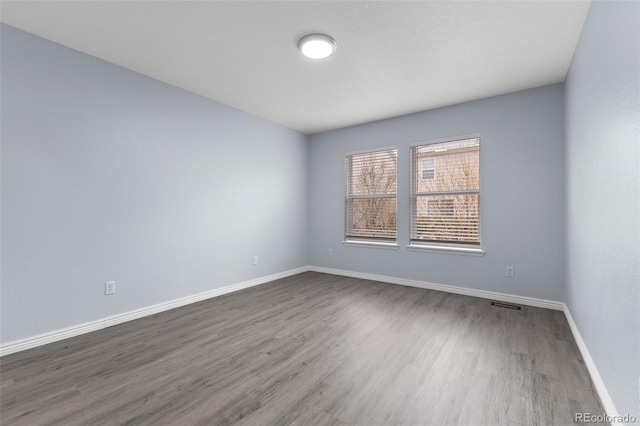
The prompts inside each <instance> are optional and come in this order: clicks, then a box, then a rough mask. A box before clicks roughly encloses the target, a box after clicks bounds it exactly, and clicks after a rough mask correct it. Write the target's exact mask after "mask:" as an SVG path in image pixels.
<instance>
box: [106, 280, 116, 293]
mask: <svg viewBox="0 0 640 426" xmlns="http://www.w3.org/2000/svg"><path fill="white" fill-rule="evenodd" d="M104 294H116V282H115V281H107V282H106V283H104Z"/></svg>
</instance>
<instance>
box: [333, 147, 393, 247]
mask: <svg viewBox="0 0 640 426" xmlns="http://www.w3.org/2000/svg"><path fill="white" fill-rule="evenodd" d="M397 168H398V150H397V149H386V150H382V151H373V152H366V153H361V154H349V155H347V157H346V161H345V182H346V199H345V240H347V241H348V240H352V241H353V240H355V241H358V240H364V241H367V240H370V241H380V242H395V241H396V212H397V202H396V190H397V183H396V181H397V177H396V173H397Z"/></svg>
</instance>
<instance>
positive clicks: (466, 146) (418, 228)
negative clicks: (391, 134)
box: [411, 138, 480, 248]
mask: <svg viewBox="0 0 640 426" xmlns="http://www.w3.org/2000/svg"><path fill="white" fill-rule="evenodd" d="M436 163H437V164H438V167H437V168H434V174H433V175H431V174H430V173H425V167H424V165H425V164H427V165H430V164H436ZM411 165H412V166H411V167H412V169H411V175H412V178H411V244H414V245H442V246H454V247H455V246H462V247H476V248H477V247H479V246H480V138H470V139H463V140H455V141H448V142H439V143H432V144H425V145H419V146H414V147H412V148H411Z"/></svg>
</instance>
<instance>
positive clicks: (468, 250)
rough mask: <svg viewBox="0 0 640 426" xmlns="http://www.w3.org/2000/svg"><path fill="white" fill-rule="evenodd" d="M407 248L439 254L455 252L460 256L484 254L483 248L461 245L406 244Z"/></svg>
mask: <svg viewBox="0 0 640 426" xmlns="http://www.w3.org/2000/svg"><path fill="white" fill-rule="evenodd" d="M407 249H408V250H411V251H430V252H434V253H440V254H457V255H462V256H484V254H485V253H484V250H482V249H476V248H463V247H443V246H427V245H424V246H423V245H418V244H413V245H408V246H407Z"/></svg>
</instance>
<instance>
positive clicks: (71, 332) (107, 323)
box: [0, 266, 309, 356]
mask: <svg viewBox="0 0 640 426" xmlns="http://www.w3.org/2000/svg"><path fill="white" fill-rule="evenodd" d="M308 270H309V268H308V267H306V266H305V267H302V268H297V269H291V270H288V271H284V272H280V273H277V274H273V275H268V276H266V277H260V278H256V279H253V280H249V281H244V282H241V283H237V284H232V285H229V286H226V287H222V288H217V289H215V290H211V291H206V292H204V293H199V294H195V295H193V296H187V297H182V298H180V299H175V300H171V301H169V302H164V303H159V304H157V305H153V306H148V307H145V308H141V309H136V310H134V311H129V312H125V313H123V314H118V315H114V316H111V317H107V318H103V319H100V320H96V321H91V322H87V323H84V324H80V325H76V326H73V327H68V328H65V329H62V330H55V331H52V332H49V333H44V334H41V335H38V336H34V337H29V338H27V339H23V340H18V341H16V342H11V343H8V344H5V345H2V346H0V356H5V355H9V354H13V353H16V352H20V351H24V350H27V349H31V348H35V347H38V346H42V345H46V344H48V343H53V342H57V341H59V340H64V339H68V338H69V337H74V336H79V335H81V334H85V333H90V332H92V331H96V330H101V329H103V328H106V327H111V326H113V325H117V324H122V323H123V322H127V321H133V320H135V319H138V318H142V317H146V316H149V315H154V314H157V313H159V312H164V311H168V310H170V309H175V308H179V307H180V306H185V305H189V304H191V303H196V302H200V301H202V300H207V299H211V298H213V297H217V296H222V295H223V294H228V293H233V292H234V291H239V290H243V289H245V288H249V287H254V286H257V285H260V284H265V283H268V282H271V281H275V280H279V279H281V278H286V277H290V276H292V275H296V274H300V273H302V272H306V271H308Z"/></svg>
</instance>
